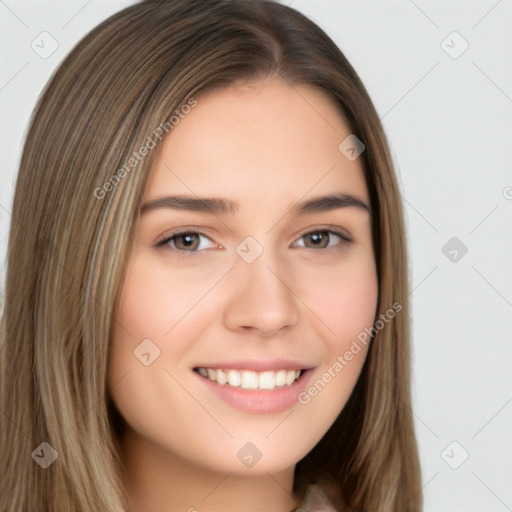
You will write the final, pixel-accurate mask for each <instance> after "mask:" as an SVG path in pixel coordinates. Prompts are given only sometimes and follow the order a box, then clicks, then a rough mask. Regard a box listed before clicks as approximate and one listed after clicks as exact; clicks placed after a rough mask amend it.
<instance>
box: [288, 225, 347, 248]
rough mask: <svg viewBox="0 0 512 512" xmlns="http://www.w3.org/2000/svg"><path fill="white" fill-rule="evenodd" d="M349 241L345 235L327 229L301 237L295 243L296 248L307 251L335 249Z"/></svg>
mask: <svg viewBox="0 0 512 512" xmlns="http://www.w3.org/2000/svg"><path fill="white" fill-rule="evenodd" d="M351 241H352V240H351V239H350V237H349V236H348V235H346V234H343V233H337V232H335V231H331V230H329V229H319V230H317V231H310V232H309V233H306V234H305V235H302V236H301V237H300V238H299V239H298V240H297V242H295V243H296V244H297V246H299V247H305V248H307V249H337V248H341V246H342V245H343V244H347V243H350V242H351Z"/></svg>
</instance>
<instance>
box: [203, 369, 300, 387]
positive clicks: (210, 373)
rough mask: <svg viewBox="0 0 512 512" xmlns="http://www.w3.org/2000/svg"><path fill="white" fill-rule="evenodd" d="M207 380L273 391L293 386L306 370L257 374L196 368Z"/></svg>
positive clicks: (226, 384)
mask: <svg viewBox="0 0 512 512" xmlns="http://www.w3.org/2000/svg"><path fill="white" fill-rule="evenodd" d="M194 371H195V372H197V373H199V374H200V375H202V376H203V377H204V378H205V379H208V380H210V381H213V382H216V383H217V384H220V385H221V386H231V387H235V388H242V389H248V390H251V389H252V390H272V389H276V388H284V387H287V386H291V385H293V384H294V382H296V381H297V380H298V379H300V377H301V376H302V374H303V373H304V370H300V369H298V370H278V371H263V372H255V371H250V370H233V369H227V368H222V369H220V368H204V367H199V368H194Z"/></svg>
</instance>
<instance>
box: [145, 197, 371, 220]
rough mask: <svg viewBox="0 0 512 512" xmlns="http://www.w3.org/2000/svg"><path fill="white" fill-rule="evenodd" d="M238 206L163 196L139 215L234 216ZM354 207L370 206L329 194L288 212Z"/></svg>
mask: <svg viewBox="0 0 512 512" xmlns="http://www.w3.org/2000/svg"><path fill="white" fill-rule="evenodd" d="M239 206H240V204H239V203H238V202H237V201H233V200H231V199H226V198H222V197H191V196H165V197H160V198H158V199H154V200H153V201H149V202H147V203H145V204H144V205H143V206H142V207H141V213H145V212H148V211H152V210H157V209H160V208H170V209H172V210H186V211H191V212H204V213H212V214H214V215H226V214H231V215H234V214H235V213H237V211H238V208H239ZM346 207H354V208H357V209H360V210H364V211H367V212H370V206H369V205H368V204H367V203H366V202H365V201H363V200H362V199H359V198H358V197H355V196H353V195H351V194H329V195H325V196H318V197H314V198H312V199H308V200H307V201H303V202H300V203H296V204H295V205H293V206H292V207H291V208H290V209H289V210H288V212H289V213H295V214H296V215H305V214H307V213H319V212H327V211H330V210H335V209H337V208H346Z"/></svg>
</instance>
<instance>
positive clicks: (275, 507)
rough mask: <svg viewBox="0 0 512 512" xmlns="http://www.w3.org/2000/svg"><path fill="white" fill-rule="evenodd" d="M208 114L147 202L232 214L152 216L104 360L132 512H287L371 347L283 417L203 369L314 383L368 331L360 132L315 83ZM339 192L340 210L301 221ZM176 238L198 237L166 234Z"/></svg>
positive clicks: (253, 88)
mask: <svg viewBox="0 0 512 512" xmlns="http://www.w3.org/2000/svg"><path fill="white" fill-rule="evenodd" d="M197 100H198V105H197V106H196V107H195V108H194V109H193V110H192V111H191V112H190V113H189V114H188V115H187V116H186V117H185V118H184V119H182V120H181V121H180V123H179V124H178V125H177V126H175V127H174V129H173V131H172V132H171V134H170V136H169V137H168V138H167V139H165V140H164V142H163V144H162V146H161V148H160V150H159V153H158V158H157V161H156V163H155V166H154V168H153V170H152V174H151V176H150V180H149V184H148V186H147V189H146V191H145V196H144V201H143V204H144V205H148V204H150V203H152V202H154V201H155V200H158V199H161V198H163V197H166V196H186V197H187V198H192V199H197V198H198V197H199V198H205V197H207V198H224V199H226V200H230V201H233V202H236V203H237V205H238V206H237V208H235V209H234V210H233V211H224V212H222V211H218V212H216V213H215V214H214V213H212V211H210V210H208V209H207V210H206V211H189V210H184V209H179V208H176V203H174V207H171V206H172V205H171V204H170V202H167V206H165V205H162V204H160V205H158V204H156V205H155V204H154V205H153V206H152V207H146V208H143V210H142V213H141V217H140V222H139V223H138V226H137V231H136V235H135V240H134V248H133V251H132V253H131V255H130V260H129V264H128V268H127V274H126V278H125V281H124V283H123V287H122V290H121V293H120V295H119V297H120V298H119V300H118V302H117V304H116V312H115V320H116V321H115V322H114V331H113V338H112V344H111V354H110V360H109V382H110V392H111V396H112V399H113V401H114V403H115V404H116V407H117V408H118V410H119V411H120V413H121V415H122V416H123V417H124V419H125V420H126V422H127V425H128V427H127V432H126V435H125V436H124V438H123V457H124V463H125V468H126V473H125V478H126V485H127V490H128V495H129V504H130V510H131V511H132V512H142V511H159V512H163V511H165V512H169V511H173V512H174V511H192V510H194V509H196V510H198V511H200V512H213V511H223V512H226V511H237V512H249V511H267V512H268V511H269V510H272V511H276V512H285V511H290V510H291V509H292V508H293V506H294V501H293V499H292V486H293V471H294V467H295V465H296V463H297V462H298V461H299V460H300V459H302V458H303V457H304V456H305V455H306V454H307V453H308V452H309V451H310V450H311V449H312V448H313V447H314V445H315V444H316V443H317V442H318V441H319V440H320V439H321V438H322V436H323V435H324V434H325V432H326V431H327V430H328V429H329V427H330V426H331V425H332V423H333V422H334V421H335V419H336V417H337V416H338V414H339V413H340V411H341V410H342V409H343V407H344V405H345V403H346V401H347V399H348V397H349V396H350V393H351V391H352V389H353V387H354V385H355V383H356V381H357V378H358V376H359V374H360V371H361V368H362V365H363V363H364V360H365V356H366V350H367V349H366V348H363V349H362V350H361V352H359V353H358V354H357V355H356V356H354V358H353V360H352V361H350V363H349V364H348V365H347V366H346V367H344V368H343V371H341V372H340V373H338V374H336V376H335V377H334V378H332V379H331V381H330V382H329V383H328V384H327V385H326V386H325V387H324V388H323V389H322V390H321V392H319V393H318V394H317V395H316V396H315V397H313V398H312V399H311V400H310V401H309V403H307V404H306V405H303V404H301V403H299V402H298V401H297V400H295V401H294V403H293V404H292V406H290V407H287V408H286V409H285V410H283V411H278V412H251V411H246V410H242V409H240V408H238V407H235V406H233V405H232V404H231V403H227V402H226V401H225V400H224V399H222V398H221V397H219V396H218V395H217V394H215V393H213V392H212V390H211V384H212V383H211V382H209V381H206V379H204V377H202V376H201V375H199V374H198V373H197V371H194V368H197V367H201V366H208V364H209V363H210V364H212V363H213V362H215V361H226V360H228V359H229V361H232V360H236V361H238V360H244V361H251V362H254V361H258V362H262V361H263V362H265V361H269V360H276V359H279V360H287V361H288V360H293V361H297V362H300V364H301V367H307V368H309V370H308V371H307V372H306V374H305V375H304V376H303V377H301V378H307V382H308V383H309V384H308V386H310V385H312V384H313V383H314V382H316V381H317V380H318V379H321V377H322V374H324V373H325V372H326V371H327V370H328V369H329V368H330V367H332V365H333V363H334V362H335V361H336V358H337V357H338V356H339V355H342V354H344V353H345V352H346V351H347V350H348V349H349V347H350V344H351V342H352V341H353V340H354V339H355V338H356V337H357V335H358V334H359V333H360V332H361V331H363V330H364V328H365V327H370V326H371V325H372V324H373V321H374V317H375V310H376V303H377V293H378V283H377V276H376V269H375V261H374V256H373V248H372V236H371V215H370V213H369V197H368V191H367V188H366V183H365V179H364V175H363V169H362V164H361V161H360V160H361V159H357V160H355V161H353V162H352V161H349V160H348V159H347V158H345V156H344V155H343V154H342V153H341V152H340V151H339V149H338V146H339V144H340V142H341V141H343V140H344V139H345V138H346V137H347V135H349V134H350V130H349V128H348V127H347V125H346V124H345V123H344V122H343V120H342V118H341V116H340V115H339V113H338V111H337V110H336V109H335V107H334V106H333V105H332V104H331V103H330V101H329V100H328V99H327V98H326V97H325V96H323V95H322V94H321V93H320V92H318V91H317V90H315V89H314V88H312V87H310V86H305V85H301V86H294V87H293V88H292V87H290V86H289V85H288V84H286V83H284V82H281V81H279V80H270V79H269V80H266V81H262V82H258V83H251V84H237V85H233V86H231V87H229V88H227V89H224V90H222V91H215V92H211V93H206V94H203V95H201V96H199V97H197ZM332 195H342V199H343V201H341V202H340V201H335V202H333V201H331V202H330V203H329V206H328V207H325V205H326V204H327V203H326V202H324V208H320V209H319V208H317V210H319V211H313V210H314V208H312V207H310V208H309V210H308V211H306V212H302V213H301V212H300V205H302V204H304V203H306V202H308V201H310V200H313V199H315V198H319V197H323V196H332ZM347 199H348V200H347ZM334 203H335V204H334ZM364 205H366V206H367V207H368V208H365V206H364ZM178 206H179V205H178ZM213 206H214V205H213V204H209V207H210V209H212V208H213ZM317 206H318V205H317ZM235 210H236V211H235ZM320 210H321V211H320ZM179 232H187V233H192V234H191V235H189V236H188V237H183V236H175V237H174V238H171V237H173V236H174V235H176V233H179ZM194 233H195V234H194ZM198 233H199V234H198ZM249 236H250V237H252V239H254V240H255V241H256V242H257V244H258V245H259V247H261V248H262V249H263V252H262V253H261V254H260V255H259V256H258V257H257V258H256V259H255V260H254V261H253V262H252V263H248V262H247V261H246V259H244V258H243V257H242V256H241V254H244V253H243V252H240V251H239V252H237V247H239V248H240V247H242V248H244V249H245V250H246V252H245V254H250V255H254V254H255V253H254V251H255V250H256V249H257V247H258V246H256V245H254V243H253V242H252V239H251V241H250V244H252V245H243V244H242V246H240V243H241V242H242V241H244V240H245V239H246V237H249ZM347 237H348V238H349V239H350V241H346V240H345V238H347ZM160 242H164V243H161V244H160V245H158V244H159V243H160ZM251 251H252V252H251ZM145 339H150V340H151V342H152V343H153V344H154V345H155V346H157V347H158V349H159V350H160V355H159V357H157V358H156V359H154V361H153V362H152V363H151V364H149V365H148V366H145V365H144V364H142V363H141V362H140V361H139V360H138V359H137V358H136V357H135V356H134V350H136V349H137V347H138V346H139V345H140V343H141V342H142V340H145ZM147 346H149V347H152V346H153V345H147ZM150 350H153V349H152V348H150ZM147 357H148V356H146V359H147ZM151 357H152V356H151ZM206 382H208V384H209V385H206ZM299 382H301V381H300V380H299V381H298V382H297V383H296V384H298V383H299ZM215 385H216V386H218V385H219V384H215ZM308 386H307V387H308ZM307 387H306V388H305V389H306V390H307ZM269 392H272V391H269ZM247 393H250V391H247ZM248 442H250V443H252V444H253V445H254V446H255V447H257V449H258V451H259V452H260V453H261V455H262V456H261V459H260V460H259V461H258V462H257V463H256V464H254V465H253V467H250V468H249V467H247V466H246V465H245V464H244V463H242V461H241V459H240V457H237V453H238V452H239V450H240V449H241V448H242V447H243V446H244V445H246V443H248Z"/></svg>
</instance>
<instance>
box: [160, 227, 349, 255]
mask: <svg viewBox="0 0 512 512" xmlns="http://www.w3.org/2000/svg"><path fill="white" fill-rule="evenodd" d="M316 233H328V234H329V237H331V235H335V236H337V237H339V238H340V239H341V240H340V242H339V243H338V244H336V245H334V246H332V247H325V248H321V247H320V248H314V247H305V246H304V247H303V248H304V249H311V250H313V251H323V252H331V251H339V250H341V249H343V246H344V245H347V244H349V243H352V239H351V238H350V237H349V236H348V235H347V234H346V233H344V232H342V231H338V230H334V229H328V228H319V229H314V230H311V231H308V232H306V233H304V234H303V235H301V236H300V237H299V238H298V239H297V240H301V239H303V238H304V237H306V236H308V235H312V234H316ZM183 235H199V236H201V237H204V238H207V239H208V240H210V241H212V240H211V238H210V237H209V236H207V235H205V234H204V233H201V232H199V231H193V230H183V231H179V232H177V233H173V234H172V235H170V236H165V237H164V238H162V239H160V240H158V241H157V242H156V243H155V247H157V248H163V247H165V246H168V244H169V243H170V242H171V241H173V240H174V239H175V238H178V237H180V236H183ZM330 242H331V240H330V239H329V243H330ZM169 249H170V250H172V251H176V252H178V253H182V255H185V254H187V255H191V254H192V253H197V252H202V251H204V249H202V250H198V249H195V250H185V249H177V248H176V247H169Z"/></svg>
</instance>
